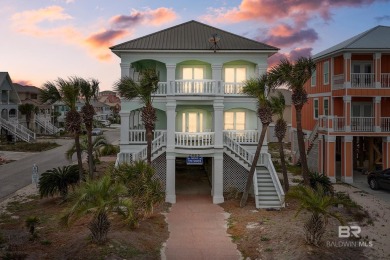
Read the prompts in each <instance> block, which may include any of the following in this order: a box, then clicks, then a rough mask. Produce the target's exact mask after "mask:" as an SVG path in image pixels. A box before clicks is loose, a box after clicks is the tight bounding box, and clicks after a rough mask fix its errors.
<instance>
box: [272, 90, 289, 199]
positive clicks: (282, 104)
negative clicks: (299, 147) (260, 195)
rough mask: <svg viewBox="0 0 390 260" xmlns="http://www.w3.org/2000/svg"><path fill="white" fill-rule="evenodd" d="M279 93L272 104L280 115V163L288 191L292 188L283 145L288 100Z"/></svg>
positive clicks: (276, 134)
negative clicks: (284, 116)
mask: <svg viewBox="0 0 390 260" xmlns="http://www.w3.org/2000/svg"><path fill="white" fill-rule="evenodd" d="M277 93H278V94H277V96H272V97H271V106H272V112H273V114H276V115H277V116H278V119H277V120H276V124H275V136H276V138H278V143H279V155H280V164H281V166H282V173H283V188H284V192H285V193H286V192H287V191H288V189H289V188H290V186H289V183H288V177H287V166H286V159H285V155H284V145H283V139H284V137H285V136H286V131H287V122H286V120H284V118H283V113H284V110H285V109H286V101H285V99H284V96H283V94H282V92H280V91H278V92H277Z"/></svg>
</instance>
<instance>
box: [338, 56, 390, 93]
mask: <svg viewBox="0 0 390 260" xmlns="http://www.w3.org/2000/svg"><path fill="white" fill-rule="evenodd" d="M332 61H333V62H332V66H331V68H332V69H331V75H332V80H331V83H332V90H338V89H390V66H389V65H390V55H389V54H387V53H380V52H375V53H344V54H343V55H339V56H336V57H334V58H332ZM359 93H360V92H356V94H357V95H358V94H359ZM361 94H362V95H363V96H364V93H361Z"/></svg>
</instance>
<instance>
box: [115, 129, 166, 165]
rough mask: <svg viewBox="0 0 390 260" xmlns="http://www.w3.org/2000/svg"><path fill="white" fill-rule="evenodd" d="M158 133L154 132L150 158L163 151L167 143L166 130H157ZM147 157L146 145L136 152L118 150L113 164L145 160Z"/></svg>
mask: <svg viewBox="0 0 390 260" xmlns="http://www.w3.org/2000/svg"><path fill="white" fill-rule="evenodd" d="M157 133H159V135H157V134H156V133H155V135H154V136H155V138H154V140H153V141H152V160H153V159H155V158H157V157H158V156H159V155H160V154H162V153H163V152H164V151H165V146H166V144H167V132H164V131H159V132H157ZM146 157H147V146H145V147H144V148H142V149H141V150H140V151H138V152H133V153H126V152H120V153H118V156H117V159H116V162H115V166H118V165H119V164H121V163H128V164H130V163H132V162H134V161H138V160H145V159H146Z"/></svg>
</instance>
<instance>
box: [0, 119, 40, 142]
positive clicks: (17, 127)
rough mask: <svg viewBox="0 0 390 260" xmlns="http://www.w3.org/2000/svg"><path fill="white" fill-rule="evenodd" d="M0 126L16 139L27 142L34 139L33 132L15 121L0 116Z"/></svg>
mask: <svg viewBox="0 0 390 260" xmlns="http://www.w3.org/2000/svg"><path fill="white" fill-rule="evenodd" d="M0 128H4V129H5V130H7V131H8V132H9V133H10V134H12V135H14V136H15V137H16V138H17V139H20V140H22V141H25V142H28V143H32V142H35V141H36V135H35V133H34V132H33V131H31V130H30V129H28V128H27V127H24V126H23V125H21V124H19V123H18V122H16V121H11V120H6V119H4V118H0Z"/></svg>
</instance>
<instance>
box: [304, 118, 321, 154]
mask: <svg viewBox="0 0 390 260" xmlns="http://www.w3.org/2000/svg"><path fill="white" fill-rule="evenodd" d="M318 127H319V120H318V121H317V123H316V125H315V126H314V128H313V131H311V133H310V136H309V139H308V143H309V144H308V146H307V149H306V154H309V152H310V150H311V149H312V148H313V146H314V141H315V140H316V139H317V137H318Z"/></svg>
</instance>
